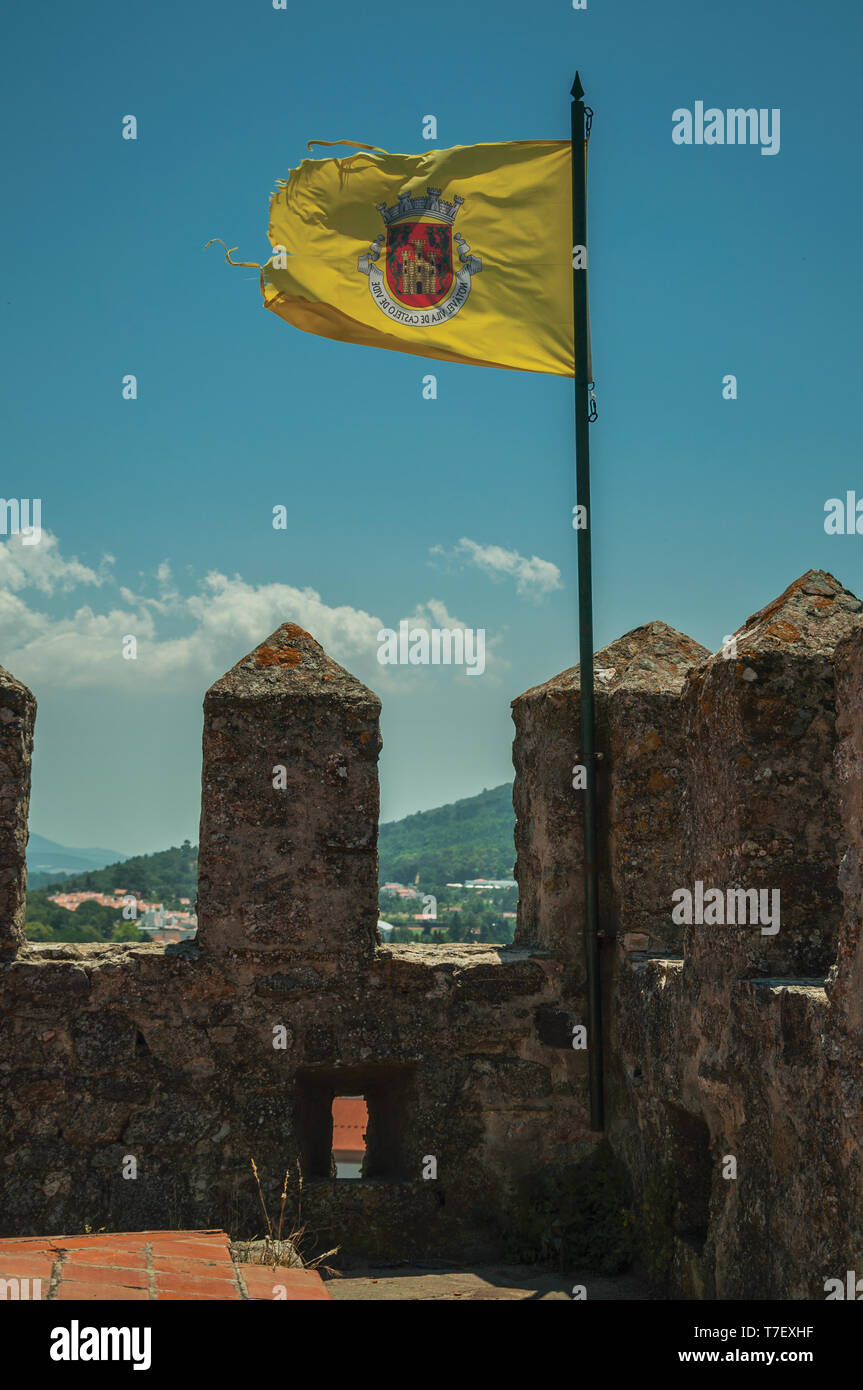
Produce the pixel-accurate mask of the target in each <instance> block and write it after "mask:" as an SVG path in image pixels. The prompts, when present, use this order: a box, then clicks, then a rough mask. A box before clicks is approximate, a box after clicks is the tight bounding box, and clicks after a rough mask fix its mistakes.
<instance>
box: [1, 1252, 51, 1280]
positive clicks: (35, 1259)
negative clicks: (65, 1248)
mask: <svg viewBox="0 0 863 1390" xmlns="http://www.w3.org/2000/svg"><path fill="white" fill-rule="evenodd" d="M53 1268H54V1261H53V1260H51V1259H46V1257H45V1256H44V1255H43V1254H42V1253H41V1252H40V1253H38V1254H33V1255H7V1254H6V1251H5V1250H4V1249H3V1248H2V1244H0V1278H3V1279H26V1278H27V1277H28V1276H29V1278H31V1279H50V1278H51V1271H52V1270H53Z"/></svg>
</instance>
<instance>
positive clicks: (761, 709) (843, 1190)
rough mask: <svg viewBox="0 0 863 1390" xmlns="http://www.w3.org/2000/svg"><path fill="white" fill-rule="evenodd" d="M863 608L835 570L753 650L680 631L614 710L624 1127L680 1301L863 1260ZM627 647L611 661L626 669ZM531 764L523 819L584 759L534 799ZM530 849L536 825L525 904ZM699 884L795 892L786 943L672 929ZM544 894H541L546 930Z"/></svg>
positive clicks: (611, 793)
mask: <svg viewBox="0 0 863 1390" xmlns="http://www.w3.org/2000/svg"><path fill="white" fill-rule="evenodd" d="M860 613H861V604H860V602H859V601H858V600H857V599H856V598H855V597H854V596H853V595H851V594H849V593H848V592H847V591H846V590H844V589H843V588H842V586H841V585H840V584H838V583H837V581H836V580H834V579H833V578H832V576H829V575H826V574H823V573H821V572H810V573H809V574H807V575H804V576H803V577H802V578H801V579H800V580H798V581H797V582H796V583H795V584H793V585H791V587H790V588H789V589H788V590H786V592H785V593H784V594H783V595H781V596H780V598H779V599H777V600H776V601H775V603H773V604H771V605H769V606H768V607H767V608H765V609H764V610H762V611H761V612H760V613H758V614H756V615H755V617H753V618H751V619H749V620H748V622H747V623H746V624H744V626H743V627H742V628H741V629H740V631H739V632H738V633H737V634H736V654H735V653H734V649H733V647H732V648H730V649H727V650H726V652H725V653H717V654H716V655H715V656H712V657H708V656H707V654H706V653H701V654H700V656H699V654H698V653H697V652H696V653H695V654H694V656H695V660H694V662H693V661H688V660H687V658H688V657H690V656H691V655H692V653H691V651H690V650H688V649H687V647H686V642H687V639H684V638H682V636H681V635H680V634H674V638H673V647H672V652H675V651H676V653H677V654H678V660H679V662H680V664H679V665H678V667H677V669H676V671H675V673H674V678H673V679H672V680H670V681H669V682H668V686H667V689H666V690H662V689H661V688H660V685H659V683H658V681H657V680H656V675H655V673H654V674H653V675H650V676H646V677H643V676H639V678H638V679H637V680H635V681H633V680H631V679H629V678H628V673H627V677H626V678H625V679H624V685H623V687H622V688H621V689H620V690H619V691H618V692H617V693H615V691H614V690H612V692H611V693H610V694H609V695H601V696H600V700H601V702H602V705H603V727H604V731H605V732H604V736H603V741H602V742H601V744H600V746H601V747H602V748H603V749H604V750H608V755H609V756H608V760H607V765H606V772H605V778H606V782H605V787H604V792H603V795H604V800H605V804H606V806H607V808H608V811H607V814H608V822H609V825H608V828H609V835H610V852H611V867H610V884H608V885H606V894H607V896H606V897H605V899H604V901H603V900H601V904H600V910H601V917H602V923H603V929H604V931H605V935H606V940H605V942H604V945H603V985H604V991H603V993H604V1033H605V1039H604V1041H605V1048H606V1057H605V1083H606V1099H607V1112H608V1133H609V1137H610V1139H611V1143H612V1145H613V1148H614V1150H615V1151H616V1152H617V1154H618V1155H619V1156H620V1157H621V1158H622V1159H623V1160H624V1162H625V1164H626V1167H627V1169H628V1171H629V1173H630V1176H631V1179H632V1183H633V1189H634V1206H635V1213H636V1217H637V1219H638V1221H639V1224H640V1227H641V1231H642V1238H643V1242H644V1246H643V1248H644V1249H645V1250H646V1252H647V1257H648V1261H649V1263H651V1265H652V1267H653V1270H654V1272H655V1273H657V1274H662V1275H667V1276H668V1277H670V1279H671V1284H672V1288H673V1290H674V1291H675V1292H676V1293H677V1295H678V1296H684V1297H696V1298H714V1297H719V1298H733V1297H738V1298H747V1299H764V1298H771V1297H778V1298H823V1297H824V1281H825V1280H826V1279H828V1278H833V1277H839V1278H844V1277H845V1272H846V1271H847V1270H848V1269H853V1268H855V1261H856V1262H857V1263H859V1250H860V1241H861V1235H863V1175H861V1156H860V1140H861V1137H863V1132H861V1129H863V1080H861V1077H863V1032H861V1023H862V1022H863V1016H861V1015H863V1010H861V1006H860V1004H859V1000H860V997H861V987H863V961H861V945H860V918H859V910H860V909H859V904H860V884H859V867H858V866H859V863H860V858H859V856H860V854H861V853H863V846H861V845H860V836H861V830H860V810H861V806H863V708H861V693H863V684H861V679H860V678H861V675H863V627H861V617H860ZM668 633H669V630H668V629H663V628H662V627H661V625H650V627H649V628H645V629H639V630H638V631H637V632H636V633H632V634H629V637H628V638H627V639H622V641H624V642H626V643H629V644H630V645H631V644H633V643H635V642H636V640H637V641H638V643H639V645H641V646H642V647H643V649H644V652H643V656H642V658H641V662H640V664H641V666H642V668H643V669H644V670H645V671H647V669H648V667H649V653H650V648H651V645H652V644H656V651H657V655H658V654H659V653H660V652H663V653H664V654H665V655H666V656H667V654H668V643H669V641H670V640H671V639H670V638H669V635H668ZM660 640H661V642H662V646H660ZM837 643H840V646H839V650H838V653H837V652H835V651H834V648H835V647H836V644H837ZM618 645H619V644H612V647H611V648H608V649H606V651H605V652H604V653H601V654H599V655H598V657H597V664H598V665H599V666H601V667H607V666H613V665H614V664H615V663H614V661H613V660H611V659H610V657H609V654H610V653H611V652H613V651H614V649H615V647H617V646H618ZM693 645H694V644H693ZM619 665H620V663H618V666H619ZM687 666H688V669H686V668H687ZM567 674H568V675H571V673H567ZM683 675H685V682H684V679H683ZM834 676H835V679H836V680H837V681H838V696H837V693H836V689H835V683H834ZM562 679H563V678H561V677H558V678H556V680H554V681H552V682H550V683H549V687H550V688H551V689H552V690H554V689H556V688H557V687H558V686H559V684H560V682H561V680H562ZM612 679H613V680H614V679H616V677H615V678H612ZM545 689H546V688H545V687H540V688H539V689H538V691H534V692H529V698H530V701H531V703H532V704H534V705H536V704H538V703H539V701H540V700H541V699H542V697H543V692H544V691H545ZM523 698H524V697H523ZM518 703H519V702H516V708H518ZM837 714H838V720H837ZM516 722H517V726H518V723H519V716H518V713H517V716H516ZM531 732H532V731H531V730H530V729H529V728H528V729H527V730H526V733H527V736H528V737H530V736H531ZM555 751H556V750H553V749H546V754H547V755H548V754H551V753H553V752H555ZM568 751H569V750H567V753H568ZM834 761H835V763H836V766H835V767H834ZM516 766H517V768H519V767H521V768H522V770H523V771H522V776H524V777H525V779H526V780H527V781H528V783H529V785H528V786H527V787H524V788H521V789H519V788H518V786H517V796H516V801H517V805H519V806H520V807H525V808H526V807H531V808H533V806H535V804H536V800H537V786H538V787H539V788H540V789H541V788H542V787H544V786H555V785H556V786H564V787H565V786H566V785H567V772H568V767H567V758H566V757H564V756H563V755H560V756H557V759H556V762H555V763H554V765H553V766H549V765H548V764H547V763H546V764H544V765H543V766H542V768H541V769H539V768H538V769H537V770H536V773H535V774H534V778H533V782H532V783H531V752H530V751H526V750H525V749H524V748H522V749H521V750H518V751H517V756H516ZM574 795H577V793H574ZM535 823H536V822H535ZM573 828H574V829H575V833H576V834H578V822H577V821H576V819H575V817H574V816H572V815H571V816H570V821H569V824H568V826H567V828H566V829H567V833H561V834H560V836H559V837H558V839H557V841H556V843H555V844H554V847H553V856H552V860H553V863H554V865H555V869H556V871H557V872H558V873H559V874H560V875H561V878H562V879H563V881H564V882H565V879H566V875H565V865H566V863H567V860H569V861H570V862H573V863H577V862H578V861H579V856H580V845H579V844H578V843H577V842H576V843H575V844H573V842H572V838H571V836H572V833H573ZM846 846H848V849H847V853H846ZM531 849H532V846H531V827H530V823H529V822H527V821H526V822H525V824H524V825H523V826H522V827H521V828H520V831H519V851H520V866H519V867H520V887H521V886H522V884H523V880H524V879H525V878H531V877H532V873H533V869H534V865H535V860H533V859H532V858H531ZM843 856H844V857H843ZM840 863H841V866H842V867H841V870H840ZM544 870H545V873H546V875H548V863H547V862H546V864H545V865H544ZM696 879H701V880H702V881H703V883H704V887H705V889H706V888H707V887H715V888H720V889H722V890H723V891H724V890H727V889H728V888H732V887H737V886H744V887H755V888H759V889H760V888H762V887H764V888H767V889H769V890H773V889H779V890H780V901H781V922H780V930H779V932H778V933H777V934H776V935H771V936H767V935H763V934H762V933H761V931H760V929H759V926H758V925H755V926H751V925H746V926H728V925H718V924H717V925H710V924H708V923H701V924H698V923H696V922H693V923H692V924H691V925H685V926H678V925H676V924H675V923H671V922H670V921H669V917H670V911H671V893H672V891H673V889H674V888H684V887H688V888H689V889H690V890H693V891H694V882H695V880H696ZM544 881H545V880H544V879H541V880H540V881H539V882H536V881H534V882H533V885H532V888H531V889H530V891H529V892H528V894H527V895H526V898H527V903H528V904H529V905H531V904H534V906H532V908H531V910H532V911H533V912H534V913H536V914H537V915H541V911H542V909H541V906H540V907H539V908H537V907H536V906H535V904H536V903H537V902H539V903H541V899H542V892H543V884H544ZM840 882H841V885H842V888H843V889H844V901H845V912H844V919H842V898H841V894H840V887H839V884H840ZM573 891H574V890H573ZM663 903H665V905H666V913H665V914H664V913H663ZM573 911H574V916H575V920H576V921H577V922H578V907H577V905H576V906H575V907H574V909H573ZM612 936H613V937H616V944H612V942H610V941H609V940H608V939H607V938H609V937H612ZM681 946H682V948H683V954H682V956H681V954H680V951H681ZM834 962H835V965H834ZM831 966H833V970H832V974H831V977H830V979H827V978H826V977H827V975H828V971H829V970H830V968H831ZM729 1159H733V1160H734V1161H735V1163H736V1171H737V1176H736V1177H732V1176H730V1173H731V1171H732V1170H733V1165H729V1163H728V1160H729Z"/></svg>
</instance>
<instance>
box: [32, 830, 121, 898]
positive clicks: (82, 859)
mask: <svg viewBox="0 0 863 1390" xmlns="http://www.w3.org/2000/svg"><path fill="white" fill-rule="evenodd" d="M124 858H125V855H122V854H119V853H118V851H117V850H115V849H73V848H71V847H70V846H69V845H60V844H58V843H57V841H56V840H47V839H46V838H45V836H44V835H34V834H32V833H31V835H30V839H29V840H28V842H27V876H28V880H29V882H30V884H31V886H32V887H34V888H35V887H39V886H40V884H42V883H48V882H49V881H51V880H52V879H59V878H64V877H66V876H67V875H69V874H79V873H85V872H87V871H88V870H90V869H103V868H104V867H105V865H106V864H114V863H116V862H117V861H118V860H121V859H124Z"/></svg>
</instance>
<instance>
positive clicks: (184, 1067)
mask: <svg viewBox="0 0 863 1390" xmlns="http://www.w3.org/2000/svg"><path fill="white" fill-rule="evenodd" d="M861 611H863V605H861V603H860V601H859V600H857V599H856V598H855V597H854V596H853V595H852V594H850V593H848V591H847V590H845V589H843V588H842V586H841V585H839V584H838V583H837V581H836V580H834V579H833V578H832V577H831V576H829V575H826V574H824V573H823V572H820V571H819V572H810V573H808V574H806V575H804V576H803V577H802V578H801V579H799V580H797V581H796V583H795V584H793V585H791V586H790V588H789V589H788V590H786V591H785V593H784V594H783V595H781V596H780V598H779V599H777V600H776V601H775V603H773V604H770V605H768V606H767V607H766V608H764V609H762V610H761V611H760V612H759V613H757V614H756V615H755V616H754V617H753V618H750V619H749V620H748V621H747V622H746V623H744V624H743V626H742V627H741V628H740V629H739V630H738V632H737V634H735V641H734V643H733V644H726V648H725V650H724V651H723V652H720V653H717V654H715V655H711V654H710V653H708V652H707V651H706V650H705V649H704V648H702V647H700V646H699V645H698V644H697V643H696V642H693V641H692V640H691V639H690V638H688V637H686V636H684V635H683V634H681V633H679V632H676V631H675V630H674V629H673V628H670V627H668V626H666V625H665V624H663V623H658V622H657V623H650V624H647V625H646V626H645V627H642V628H638V629H636V630H635V631H634V632H631V633H628V634H627V635H626V636H624V637H621V638H619V639H618V640H617V641H616V642H613V643H612V644H611V645H610V646H609V647H607V648H605V649H604V650H603V651H602V652H599V653H597V657H596V667H597V675H596V686H597V729H598V746H599V748H600V750H601V751H602V753H603V760H602V763H601V774H600V779H599V798H600V808H599V809H600V832H601V833H600V843H601V845H602V847H603V848H602V859H601V862H600V866H599V867H600V912H601V918H602V928H603V938H602V944H601V958H602V959H601V964H602V984H603V1003H604V1032H605V1037H604V1047H605V1081H606V1091H607V1113H608V1129H607V1134H606V1135H605V1136H604V1140H605V1141H607V1142H602V1141H603V1136H599V1135H596V1134H594V1133H592V1132H591V1131H590V1128H589V1106H588V1094H587V1071H588V1068H587V1053H586V1052H585V1051H584V1050H583V1049H580V1048H578V1047H576V1046H573V1037H574V1032H575V1030H577V1029H578V1027H579V1025H582V1024H586V1018H585V1017H584V1008H585V1001H584V967H583V950H582V942H581V928H582V917H583V885H582V878H581V872H580V865H581V856H582V832H581V816H582V805H581V797H582V793H581V792H580V791H579V790H578V789H577V788H574V787H573V767H574V765H577V764H578V750H579V673H578V668H577V667H576V668H574V669H572V670H570V671H566V672H564V673H562V674H561V675H559V676H556V677H554V678H553V679H552V680H550V681H548V682H547V683H546V684H544V685H542V686H538V687H536V688H534V689H533V690H530V691H527V692H526V693H525V694H524V695H522V696H520V697H519V698H518V699H517V700H515V701H514V703H513V718H514V721H515V726H516V738H515V743H514V748H513V758H514V763H515V769H516V778H515V789H514V803H515V807H516V813H517V826H516V849H517V878H518V882H519V915H518V927H517V933H516V939H515V942H514V945H513V946H512V947H506V948H504V947H501V948H494V947H488V946H475V947H471V946H452V947H449V946H437V947H436V946H403V947H400V946H384V945H381V944H380V942H379V940H378V938H377V930H376V922H377V847H376V839H377V822H378V784H377V759H378V755H379V752H380V747H381V741H380V733H379V727H378V719H379V713H380V703H379V701H378V699H377V697H376V696H375V695H373V694H372V692H371V691H369V690H368V689H366V687H364V686H363V685H362V684H361V683H360V682H359V681H357V680H356V679H355V678H354V677H353V676H351V675H350V674H349V673H348V672H346V671H344V670H343V669H342V668H341V667H339V666H338V665H336V663H335V662H333V661H331V660H330V658H329V657H327V655H326V654H325V653H324V652H323V650H322V648H321V647H320V646H319V645H318V644H317V642H315V641H314V639H313V638H312V637H311V636H310V635H309V634H308V633H305V632H303V631H302V630H301V629H300V628H297V627H296V626H294V625H291V624H286V625H283V626H282V627H280V628H279V629H278V630H277V632H275V633H274V634H272V636H271V637H269V638H268V639H267V640H266V641H265V642H264V643H262V644H261V645H260V646H259V647H257V648H256V649H255V650H254V651H253V652H251V653H249V655H248V656H246V657H244V658H243V659H242V660H241V661H239V662H238V663H237V664H236V665H235V666H234V667H233V668H232V669H231V670H230V671H229V672H228V673H227V674H226V675H225V676H223V677H222V679H221V680H219V681H217V682H216V684H215V685H214V686H212V688H211V689H210V690H209V691H208V693H207V696H206V698H205V701H204V736H203V750H204V761H203V773H202V810H201V834H200V861H199V888H198V914H199V931H198V937H197V939H196V941H195V942H194V943H183V944H181V945H178V946H170V947H165V948H161V947H157V946H154V945H132V944H115V945H92V946H90V945H86V946H85V945H68V946H60V945H54V944H45V945H39V944H35V943H34V944H28V943H26V942H25V941H24V937H23V917H24V849H25V845H26V833H27V832H26V825H27V809H28V799H29V776H30V751H31V747H32V739H33V725H34V719H35V701H34V699H33V696H32V695H31V694H30V692H29V691H27V690H26V689H25V687H23V686H22V685H20V684H19V683H18V682H17V681H15V680H14V678H13V677H11V676H9V675H8V674H7V673H6V672H2V671H0V768H2V772H3V778H2V781H0V1027H2V1032H3V1040H4V1046H3V1049H2V1052H0V1121H2V1122H0V1135H2V1138H0V1182H2V1187H3V1199H2V1202H0V1213H2V1215H0V1234H4V1235H14V1234H39V1233H43V1232H49V1231H56V1230H62V1229H67V1230H74V1229H76V1228H80V1227H81V1226H82V1225H83V1223H84V1222H85V1221H87V1222H89V1223H90V1224H91V1225H94V1226H95V1225H105V1226H107V1227H109V1228H113V1229H121V1230H132V1229H146V1228H148V1227H163V1226H165V1225H173V1224H177V1225H182V1226H188V1227H203V1226H207V1227H217V1226H224V1227H225V1228H226V1229H229V1230H231V1231H238V1230H242V1229H245V1228H248V1230H257V1226H258V1224H259V1220H260V1215H259V1206H258V1196H257V1192H256V1190H255V1188H254V1186H253V1183H252V1182H251V1178H250V1169H249V1158H250V1156H252V1157H254V1158H255V1161H256V1163H257V1165H258V1168H259V1170H260V1171H261V1174H262V1177H263V1180H264V1184H265V1188H266V1190H267V1195H268V1197H269V1198H271V1199H272V1201H271V1205H273V1206H277V1205H278V1202H277V1201H276V1200H275V1199H276V1196H277V1193H278V1192H279V1191H280V1186H281V1178H282V1175H283V1173H284V1170H285V1168H286V1167H289V1168H291V1169H294V1168H295V1164H296V1159H297V1157H299V1158H300V1160H301V1162H302V1167H303V1172H304V1178H305V1187H304V1193H303V1219H304V1220H305V1221H307V1222H308V1223H309V1225H310V1226H311V1227H314V1228H315V1230H316V1231H317V1232H318V1233H319V1235H320V1239H321V1241H322V1242H325V1245H324V1248H326V1244H330V1245H331V1244H335V1243H341V1245H342V1247H343V1249H344V1250H345V1251H347V1252H348V1253H354V1254H361V1255H365V1256H379V1257H381V1256H382V1257H385V1258H393V1257H394V1258H410V1257H415V1258H416V1257H422V1256H423V1255H428V1254H440V1255H447V1256H450V1257H460V1258H463V1259H469V1258H476V1257H479V1256H488V1255H495V1256H497V1255H502V1254H506V1255H515V1256H518V1257H525V1258H528V1257H532V1256H536V1257H538V1256H541V1255H543V1254H546V1255H547V1254H548V1253H549V1252H550V1249H551V1246H550V1244H549V1243H548V1241H546V1239H545V1235H544V1231H543V1228H542V1219H543V1218H542V1212H543V1210H544V1208H543V1202H544V1201H545V1200H546V1199H545V1198H543V1199H542V1201H540V1200H539V1199H538V1197H537V1194H539V1193H546V1192H547V1191H549V1190H553V1191H555V1192H557V1193H558V1194H559V1193H560V1192H561V1191H563V1190H564V1189H565V1186H566V1183H567V1182H568V1181H569V1180H570V1179H573V1180H574V1181H575V1184H576V1189H577V1190H579V1191H582V1192H583V1191H584V1187H583V1184H584V1183H585V1182H586V1183H588V1186H589V1183H590V1182H591V1181H592V1179H591V1176H590V1175H591V1174H594V1175H595V1174H596V1173H597V1172H599V1169H598V1168H597V1163H599V1162H600V1161H601V1162H602V1163H604V1164H605V1165H606V1167H605V1168H604V1169H603V1170H602V1171H603V1172H607V1171H609V1165H610V1168H612V1169H613V1170H614V1171H615V1173H617V1172H618V1171H619V1172H620V1174H622V1179H621V1180H622V1182H623V1184H624V1187H625V1188H626V1189H627V1190H628V1198H627V1201H628V1202H629V1204H630V1206H631V1210H632V1213H633V1216H634V1222H635V1228H636V1230H641V1231H643V1232H645V1239H644V1240H643V1241H642V1244H641V1253H642V1257H643V1258H645V1259H646V1261H647V1264H648V1267H649V1269H650V1270H651V1273H653V1275H654V1276H655V1277H657V1278H660V1279H664V1278H667V1279H669V1280H670V1281H671V1286H672V1288H673V1290H675V1291H676V1292H677V1293H678V1294H682V1295H684V1296H691V1297H708V1298H711V1297H720V1298H722V1297H744V1298H771V1297H777V1298H814V1297H821V1296H823V1292H822V1290H823V1282H824V1280H825V1279H826V1278H828V1277H831V1276H835V1275H839V1276H841V1275H842V1274H843V1272H844V1271H845V1270H846V1269H849V1268H854V1267H855V1260H857V1262H858V1263H859V1259H860V1256H861V1245H860V1236H861V1224H863V1181H861V1162H860V1140H861V1129H863V1080H861V1078H863V1005H861V1002H860V1001H861V998H863V946H861V932H860V896H861V887H860V882H859V877H860V863H861V860H863V829H861V807H863V709H861V693H863V619H861ZM698 883H700V884H701V885H702V888H703V890H704V895H706V894H707V892H709V891H710V890H718V891H719V892H720V893H721V894H722V895H726V894H727V893H728V890H737V889H740V890H756V895H757V894H759V893H767V894H770V893H777V892H778V894H779V901H780V902H781V916H780V924H779V929H778V931H776V932H773V933H771V934H768V933H765V932H762V931H761V930H760V929H759V926H758V925H757V924H756V925H752V924H751V922H750V923H744V924H741V923H740V922H737V923H735V924H730V925H728V924H725V923H724V922H723V923H722V924H720V923H718V922H717V921H715V920H710V919H708V914H707V912H702V913H701V917H702V918H703V920H692V921H685V920H683V919H682V918H681V913H680V911H678V910H676V904H677V905H678V906H679V894H680V890H685V889H686V890H694V887H695V885H696V884H698ZM676 895H677V896H676ZM756 900H757V897H756ZM705 901H706V896H705ZM746 901H747V902H748V901H749V899H747V900H746ZM697 916H698V914H696V918H697ZM714 916H715V911H714ZM277 1039H278V1040H279V1042H278V1043H276V1040H277ZM588 1041H589V1042H590V1040H588ZM274 1044H276V1045H274ZM337 1095H363V1096H365V1098H366V1103H367V1106H368V1111H369V1128H368V1139H367V1160H366V1176H365V1177H364V1179H363V1180H361V1181H357V1182H343V1181H336V1180H334V1179H333V1177H332V1176H331V1149H332V1101H333V1098H334V1097H335V1096H337ZM129 1155H132V1156H134V1157H135V1158H136V1161H137V1172H138V1176H137V1178H135V1179H134V1180H129V1179H128V1178H124V1177H123V1175H122V1173H123V1165H124V1161H125V1159H126V1158H127V1156H129ZM430 1157H432V1158H434V1159H435V1164H434V1165H429V1163H428V1159H429V1158H430ZM729 1159H733V1160H734V1163H733V1164H729V1162H728V1160H729ZM431 1166H433V1167H434V1169H435V1172H436V1176H434V1177H429V1176H427V1174H428V1171H429V1168H430V1167H431ZM732 1167H733V1168H735V1169H736V1176H733V1177H731V1176H728V1174H729V1172H730V1170H731V1168H732ZM597 1181H599V1180H598V1179H597ZM579 1183H582V1187H581V1188H578V1184H579ZM549 1184H551V1188H550V1187H549ZM525 1194H527V1196H525ZM555 1200H559V1198H557V1199H555ZM553 1211H554V1207H553V1204H552V1214H553ZM550 1239H551V1236H550V1235H549V1241H550Z"/></svg>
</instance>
